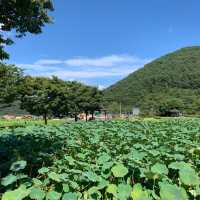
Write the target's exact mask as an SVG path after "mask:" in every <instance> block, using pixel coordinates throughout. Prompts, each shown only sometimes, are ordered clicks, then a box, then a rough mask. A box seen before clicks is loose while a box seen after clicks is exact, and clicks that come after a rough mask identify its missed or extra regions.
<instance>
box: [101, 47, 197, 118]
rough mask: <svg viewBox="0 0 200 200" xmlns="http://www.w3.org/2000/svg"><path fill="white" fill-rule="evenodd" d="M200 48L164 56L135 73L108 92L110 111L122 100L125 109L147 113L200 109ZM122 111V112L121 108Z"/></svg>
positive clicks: (191, 112) (189, 111) (193, 111)
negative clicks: (135, 109)
mask: <svg viewBox="0 0 200 200" xmlns="http://www.w3.org/2000/svg"><path fill="white" fill-rule="evenodd" d="M199 57H200V47H189V48H183V49H181V50H178V51H176V52H174V53H171V54H168V55H166V56H163V57H161V58H159V59H156V60H155V61H153V62H151V63H149V64H147V65H145V66H144V67H143V68H141V69H139V70H137V71H136V72H133V73H132V74H130V75H129V76H128V77H126V78H125V79H123V80H121V81H119V82H118V83H116V84H114V85H113V86H111V87H109V88H107V89H106V90H105V91H104V94H105V101H106V102H107V108H108V109H109V110H111V111H112V110H115V105H113V107H112V105H111V104H112V102H116V103H117V104H118V105H119V103H120V102H121V104H122V111H123V112H125V111H131V109H132V108H133V107H140V108H141V110H142V112H143V113H144V114H152V115H155V114H158V115H166V113H168V111H169V110H171V109H179V110H180V111H182V112H183V113H188V114H194V113H198V112H199V106H198V105H199V103H195V104H196V106H195V105H194V106H193V102H194V101H198V99H200V93H199V88H200V81H199V77H200V67H199V66H200V59H199ZM118 112H119V111H118Z"/></svg>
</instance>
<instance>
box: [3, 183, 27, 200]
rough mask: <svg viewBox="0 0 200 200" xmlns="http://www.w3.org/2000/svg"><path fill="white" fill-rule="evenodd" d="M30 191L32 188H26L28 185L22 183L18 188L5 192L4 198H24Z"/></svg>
mask: <svg viewBox="0 0 200 200" xmlns="http://www.w3.org/2000/svg"><path fill="white" fill-rule="evenodd" d="M29 193H30V190H28V189H26V186H24V185H22V186H20V187H19V188H18V189H16V190H13V191H8V192H6V193H4V194H3V196H2V200H22V199H24V198H25V197H27V196H28V195H29Z"/></svg>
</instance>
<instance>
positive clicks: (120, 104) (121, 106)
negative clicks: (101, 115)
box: [119, 101, 122, 118]
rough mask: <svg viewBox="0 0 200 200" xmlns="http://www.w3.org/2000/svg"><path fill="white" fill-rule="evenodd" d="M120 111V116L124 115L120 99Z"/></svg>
mask: <svg viewBox="0 0 200 200" xmlns="http://www.w3.org/2000/svg"><path fill="white" fill-rule="evenodd" d="M119 112H120V118H121V117H122V102H121V101H120V104H119Z"/></svg>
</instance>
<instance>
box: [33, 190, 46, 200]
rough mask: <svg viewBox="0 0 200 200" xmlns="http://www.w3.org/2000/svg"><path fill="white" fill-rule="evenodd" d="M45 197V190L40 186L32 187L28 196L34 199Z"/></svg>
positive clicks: (38, 199) (40, 199)
mask: <svg viewBox="0 0 200 200" xmlns="http://www.w3.org/2000/svg"><path fill="white" fill-rule="evenodd" d="M44 197H45V192H44V191H43V190H42V189H40V188H33V189H32V190H31V193H30V198H31V199H35V200H42V199H44Z"/></svg>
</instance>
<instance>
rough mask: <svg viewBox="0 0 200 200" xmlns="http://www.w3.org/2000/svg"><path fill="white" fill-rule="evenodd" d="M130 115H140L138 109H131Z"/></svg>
mask: <svg viewBox="0 0 200 200" xmlns="http://www.w3.org/2000/svg"><path fill="white" fill-rule="evenodd" d="M132 113H133V116H138V115H139V114H140V108H137V107H133V110H132Z"/></svg>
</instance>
